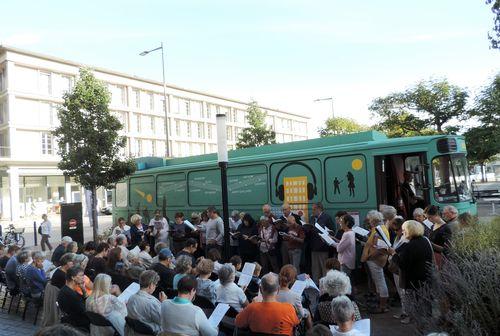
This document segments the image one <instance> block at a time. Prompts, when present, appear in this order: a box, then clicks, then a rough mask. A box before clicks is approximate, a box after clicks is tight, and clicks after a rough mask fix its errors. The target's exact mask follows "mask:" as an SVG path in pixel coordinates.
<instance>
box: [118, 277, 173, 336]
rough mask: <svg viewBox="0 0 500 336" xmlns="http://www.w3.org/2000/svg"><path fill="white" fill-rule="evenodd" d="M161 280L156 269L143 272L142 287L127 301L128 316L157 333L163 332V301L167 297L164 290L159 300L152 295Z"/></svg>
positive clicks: (140, 278) (140, 280)
mask: <svg viewBox="0 0 500 336" xmlns="http://www.w3.org/2000/svg"><path fill="white" fill-rule="evenodd" d="M159 281H160V276H159V275H158V273H156V272H155V271H144V272H142V274H141V276H140V277H139V285H140V286H141V289H140V290H139V291H138V292H137V293H136V294H134V295H132V296H131V297H130V299H128V301H127V316H128V317H130V318H132V319H134V320H139V321H141V322H142V323H144V324H146V325H148V326H149V327H151V329H153V331H154V332H155V333H157V334H158V333H160V332H161V302H163V301H165V300H166V299H167V296H166V295H165V293H163V292H160V299H159V300H158V299H157V298H155V297H154V296H153V295H152V294H153V293H154V292H155V290H156V286H157V285H158V282H159Z"/></svg>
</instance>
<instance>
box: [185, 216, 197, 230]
mask: <svg viewBox="0 0 500 336" xmlns="http://www.w3.org/2000/svg"><path fill="white" fill-rule="evenodd" d="M184 224H186V226H187V227H188V228H190V229H191V230H193V231H196V230H197V228H195V227H194V225H193V224H191V222H190V221H188V220H187V219H186V220H185V221H184Z"/></svg>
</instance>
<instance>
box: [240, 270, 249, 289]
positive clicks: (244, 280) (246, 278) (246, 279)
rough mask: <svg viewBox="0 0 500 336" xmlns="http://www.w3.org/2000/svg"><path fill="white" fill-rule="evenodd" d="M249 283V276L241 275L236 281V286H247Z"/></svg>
mask: <svg viewBox="0 0 500 336" xmlns="http://www.w3.org/2000/svg"><path fill="white" fill-rule="evenodd" d="M251 281H252V276H251V275H248V274H244V273H241V274H240V278H239V279H238V286H240V287H245V286H248V285H249V284H250V282H251Z"/></svg>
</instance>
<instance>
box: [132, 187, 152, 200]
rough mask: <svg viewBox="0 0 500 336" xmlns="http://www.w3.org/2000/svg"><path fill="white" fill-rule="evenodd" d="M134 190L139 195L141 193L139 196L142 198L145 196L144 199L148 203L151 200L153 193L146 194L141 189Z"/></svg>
mask: <svg viewBox="0 0 500 336" xmlns="http://www.w3.org/2000/svg"><path fill="white" fill-rule="evenodd" d="M135 191H136V192H137V193H138V194H139V195H141V197H142V198H145V199H146V201H147V202H148V203H151V202H153V195H151V194H147V195H146V193H145V192H144V191H141V190H139V189H135Z"/></svg>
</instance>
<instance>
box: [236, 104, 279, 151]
mask: <svg viewBox="0 0 500 336" xmlns="http://www.w3.org/2000/svg"><path fill="white" fill-rule="evenodd" d="M247 118H248V124H249V125H250V127H246V128H244V129H243V131H242V132H241V133H240V136H239V137H238V142H237V143H236V148H249V147H259V146H264V145H270V144H274V143H276V132H274V131H273V130H272V129H271V128H270V127H267V126H266V112H264V111H262V110H261V109H260V108H259V106H258V105H257V102H255V101H252V102H251V103H250V104H249V106H248V108H247Z"/></svg>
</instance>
